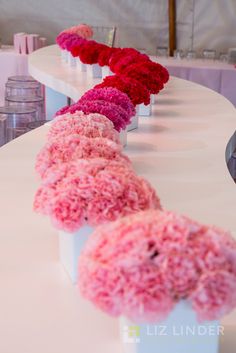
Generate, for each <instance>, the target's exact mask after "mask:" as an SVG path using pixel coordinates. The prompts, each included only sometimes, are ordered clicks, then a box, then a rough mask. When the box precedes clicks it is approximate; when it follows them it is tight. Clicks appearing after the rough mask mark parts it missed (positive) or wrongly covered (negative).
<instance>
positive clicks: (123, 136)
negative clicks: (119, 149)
mask: <svg viewBox="0 0 236 353" xmlns="http://www.w3.org/2000/svg"><path fill="white" fill-rule="evenodd" d="M119 135H120V142H121V144H122V146H123V147H125V146H126V145H127V128H126V129H125V130H121V131H120V133H119Z"/></svg>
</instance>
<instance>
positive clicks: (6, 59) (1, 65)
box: [0, 45, 28, 105]
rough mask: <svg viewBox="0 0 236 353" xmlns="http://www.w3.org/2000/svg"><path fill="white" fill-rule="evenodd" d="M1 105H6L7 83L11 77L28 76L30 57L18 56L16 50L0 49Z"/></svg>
mask: <svg viewBox="0 0 236 353" xmlns="http://www.w3.org/2000/svg"><path fill="white" fill-rule="evenodd" d="M0 72H1V74H0V105H2V104H4V96H5V83H6V82H7V79H8V77H9V76H15V75H28V55H24V54H16V53H15V51H14V48H13V47H12V46H9V45H3V46H2V47H1V48H0Z"/></svg>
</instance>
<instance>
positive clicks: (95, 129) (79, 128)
mask: <svg viewBox="0 0 236 353" xmlns="http://www.w3.org/2000/svg"><path fill="white" fill-rule="evenodd" d="M75 134H78V135H83V136H86V137H91V138H93V137H104V138H107V139H110V140H112V141H114V142H116V143H118V144H120V138H119V133H118V132H117V131H116V130H115V129H114V126H113V123H112V122H111V121H110V120H109V119H107V117H105V116H104V115H101V114H84V113H83V112H81V111H77V112H75V113H74V114H70V113H68V114H64V115H60V116H57V117H56V118H54V119H53V123H52V126H51V128H50V130H49V132H48V135H47V138H48V141H52V140H55V139H60V138H62V137H65V136H69V135H75Z"/></svg>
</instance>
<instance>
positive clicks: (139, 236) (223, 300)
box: [79, 210, 236, 323]
mask: <svg viewBox="0 0 236 353" xmlns="http://www.w3.org/2000/svg"><path fill="white" fill-rule="evenodd" d="M111 234H112V237H111ZM235 265H236V242H235V240H233V238H231V236H230V235H229V234H228V233H225V232H224V231H222V230H220V229H216V228H214V227H207V226H203V225H200V224H198V223H197V222H195V221H192V220H190V219H188V218H187V217H184V216H180V215H177V214H175V213H173V212H167V211H160V210H146V211H144V212H139V213H136V214H134V215H130V216H129V217H124V218H123V219H118V220H117V221H116V222H113V223H110V224H106V225H103V226H100V227H98V228H97V229H96V230H95V231H94V233H93V234H92V236H91V237H90V239H89V240H88V242H87V244H86V246H85V248H84V251H83V253H82V255H81V257H80V260H79V278H80V281H79V286H80V290H81V293H82V295H83V296H84V297H85V298H87V299H89V300H91V301H92V302H93V303H94V304H95V305H96V306H98V307H99V308H100V309H102V310H104V311H105V312H107V313H108V314H110V315H113V316H119V315H125V316H127V317H128V318H130V319H131V320H133V321H134V322H150V323H151V322H158V321H160V320H164V319H166V317H167V316H168V314H169V313H170V311H171V310H172V309H173V308H174V306H175V304H176V303H177V302H178V301H180V300H189V301H190V302H191V303H192V307H193V309H194V310H195V311H196V313H197V316H198V319H199V320H215V319H219V318H220V317H221V316H222V315H224V314H226V313H229V311H230V310H232V309H233V308H234V307H235V306H236V290H235V289H236V271H235Z"/></svg>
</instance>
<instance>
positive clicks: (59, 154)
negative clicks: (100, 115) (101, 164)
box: [36, 135, 131, 177]
mask: <svg viewBox="0 0 236 353" xmlns="http://www.w3.org/2000/svg"><path fill="white" fill-rule="evenodd" d="M121 150H122V147H121V145H118V144H116V143H115V142H113V141H111V140H108V139H106V138H101V137H96V138H88V137H85V136H81V135H69V136H66V137H63V138H61V139H56V140H53V141H52V142H48V143H47V144H46V145H45V146H44V147H43V148H42V150H41V151H40V152H39V154H38V156H37V159H36V171H37V172H38V173H39V175H40V176H41V177H43V176H44V174H45V172H46V171H47V170H48V169H49V168H51V167H52V166H54V165H55V166H56V165H59V164H61V163H66V162H70V161H75V160H78V159H90V158H98V157H101V158H105V159H111V160H113V159H114V160H117V161H123V162H124V163H129V164H131V162H130V160H129V159H128V157H127V156H125V155H124V154H122V152H121Z"/></svg>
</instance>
